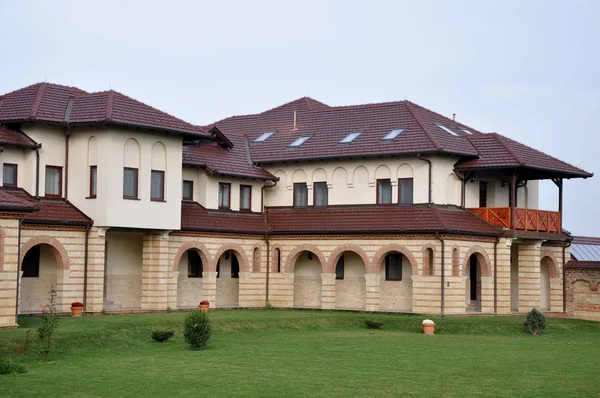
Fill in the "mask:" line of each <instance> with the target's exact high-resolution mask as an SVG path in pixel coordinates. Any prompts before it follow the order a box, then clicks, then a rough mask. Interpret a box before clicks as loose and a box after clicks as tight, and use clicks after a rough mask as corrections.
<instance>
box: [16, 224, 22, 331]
mask: <svg viewBox="0 0 600 398" xmlns="http://www.w3.org/2000/svg"><path fill="white" fill-rule="evenodd" d="M22 223H23V218H19V235H18V238H17V293H16V294H17V296H16V297H15V323H16V324H18V323H19V282H20V281H21V224H22Z"/></svg>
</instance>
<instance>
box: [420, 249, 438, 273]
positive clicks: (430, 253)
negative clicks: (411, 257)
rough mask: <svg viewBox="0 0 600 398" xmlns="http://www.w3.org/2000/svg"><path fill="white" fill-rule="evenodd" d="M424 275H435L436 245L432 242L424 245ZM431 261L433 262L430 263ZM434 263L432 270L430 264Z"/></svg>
mask: <svg viewBox="0 0 600 398" xmlns="http://www.w3.org/2000/svg"><path fill="white" fill-rule="evenodd" d="M422 258H423V261H422V264H423V275H426V276H432V275H435V246H434V245H432V244H431V243H428V244H426V245H425V246H423V257H422ZM430 261H431V263H430ZM430 264H432V267H431V268H432V270H431V272H430V270H429V265H430Z"/></svg>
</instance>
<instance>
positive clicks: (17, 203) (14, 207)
mask: <svg viewBox="0 0 600 398" xmlns="http://www.w3.org/2000/svg"><path fill="white" fill-rule="evenodd" d="M35 209H36V204H35V203H32V202H30V201H28V200H25V199H21V198H19V197H17V196H16V195H12V194H11V193H10V192H7V191H5V190H4V189H2V190H0V210H2V211H24V212H28V211H34V210H35Z"/></svg>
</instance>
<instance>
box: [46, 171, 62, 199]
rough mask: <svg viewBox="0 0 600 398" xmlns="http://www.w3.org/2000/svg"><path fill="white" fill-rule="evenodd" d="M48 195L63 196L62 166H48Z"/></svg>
mask: <svg viewBox="0 0 600 398" xmlns="http://www.w3.org/2000/svg"><path fill="white" fill-rule="evenodd" d="M46 196H55V197H61V196H62V167H58V166H46Z"/></svg>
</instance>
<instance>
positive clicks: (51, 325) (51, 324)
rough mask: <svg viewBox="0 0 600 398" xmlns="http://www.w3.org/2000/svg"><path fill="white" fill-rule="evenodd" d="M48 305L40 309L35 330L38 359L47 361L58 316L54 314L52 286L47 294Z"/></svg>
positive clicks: (54, 295) (53, 290)
mask: <svg viewBox="0 0 600 398" xmlns="http://www.w3.org/2000/svg"><path fill="white" fill-rule="evenodd" d="M48 294H49V296H50V297H49V298H48V305H45V306H44V308H42V317H41V318H42V321H41V322H40V325H39V326H38V328H37V331H38V337H39V339H40V359H41V360H42V361H47V360H48V356H49V355H50V350H51V349H52V347H54V340H53V336H54V332H56V329H57V328H58V314H57V313H56V290H55V289H54V286H52V289H50V291H49V292H48Z"/></svg>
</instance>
